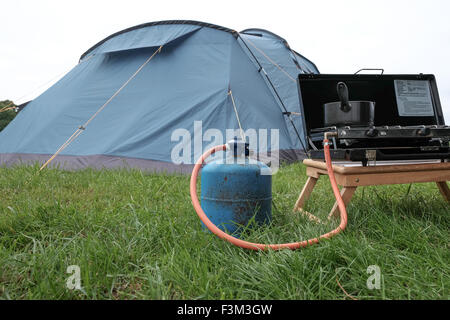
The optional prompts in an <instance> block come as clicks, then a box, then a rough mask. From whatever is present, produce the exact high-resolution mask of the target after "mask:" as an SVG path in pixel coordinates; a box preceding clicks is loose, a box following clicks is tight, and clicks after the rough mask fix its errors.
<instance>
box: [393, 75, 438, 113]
mask: <svg viewBox="0 0 450 320" xmlns="http://www.w3.org/2000/svg"><path fill="white" fill-rule="evenodd" d="M394 86H395V95H396V97H397V106H398V113H399V115H400V116H401V117H424V116H434V110H433V101H432V100H431V91H430V83H429V82H428V81H426V80H394Z"/></svg>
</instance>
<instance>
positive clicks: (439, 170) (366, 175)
mask: <svg viewBox="0 0 450 320" xmlns="http://www.w3.org/2000/svg"><path fill="white" fill-rule="evenodd" d="M303 164H304V165H306V174H307V176H308V180H307V181H306V184H305V186H304V187H303V190H302V192H301V193H300V197H299V198H298V200H297V202H296V203H295V206H294V211H303V206H304V204H305V202H306V200H308V198H309V196H310V195H311V193H312V191H313V189H314V187H315V185H316V182H317V180H318V179H319V178H320V176H321V175H328V173H327V167H326V164H325V162H323V161H318V160H311V159H307V160H304V161H303ZM333 171H334V175H335V177H336V181H337V184H338V185H340V186H341V187H342V189H341V195H342V199H343V200H344V203H345V205H347V204H349V203H350V200H351V199H352V196H353V194H354V193H355V191H356V188H357V187H359V186H376V185H389V184H403V183H418V182H435V183H436V184H437V186H438V188H439V191H440V192H441V194H442V196H443V197H444V199H445V200H447V201H448V202H450V189H449V187H448V185H447V182H446V181H450V163H449V162H442V163H420V164H416V163H415V164H393V165H376V166H368V167H362V166H345V165H339V164H337V165H333ZM338 215H339V209H338V206H337V203H335V204H334V206H333V209H331V212H330V214H329V216H328V217H329V218H330V217H332V216H338Z"/></svg>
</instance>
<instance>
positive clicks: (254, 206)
mask: <svg viewBox="0 0 450 320" xmlns="http://www.w3.org/2000/svg"><path fill="white" fill-rule="evenodd" d="M270 172H271V171H270V168H269V167H268V166H266V165H265V164H264V163H262V162H259V161H256V160H250V159H249V158H248V157H245V156H236V155H235V154H231V152H230V155H229V156H228V157H227V158H226V159H219V160H215V161H212V162H210V163H208V164H207V165H206V166H205V167H204V168H203V169H202V171H201V206H202V208H203V211H204V212H205V214H206V215H207V216H208V218H209V219H210V220H211V222H213V223H214V224H215V225H216V226H217V227H218V228H220V229H221V230H223V231H226V232H228V233H229V234H233V233H235V235H237V236H239V233H240V232H239V230H240V229H241V227H242V226H244V227H245V226H247V225H248V223H249V222H250V221H251V220H252V218H253V217H254V221H255V222H256V223H257V224H259V225H261V224H267V223H269V222H270V220H271V218H272V176H271V174H270ZM236 231H237V232H236Z"/></svg>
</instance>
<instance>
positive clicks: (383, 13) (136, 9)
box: [0, 0, 450, 124]
mask: <svg viewBox="0 0 450 320" xmlns="http://www.w3.org/2000/svg"><path fill="white" fill-rule="evenodd" d="M449 12H450V1H448V0H427V1H423V0H422V1H415V0H390V1H385V0H377V1H374V0H372V1H369V0H356V1H353V0H341V1H331V0H329V1H327V0H314V1H302V0H276V1H273V0H272V1H266V0H258V1H244V0H239V1H235V0H226V1H214V0H209V1H203V0H189V1H170V0H163V1H161V0H160V1H152V0H147V1H140V0H127V1H116V0H109V1H104V0H90V1H85V0H77V1H72V0H64V1H62V0H59V1H54V0H42V1H40V0H34V1H31V0H28V1H25V0H15V1H7V0H2V1H0V13H1V19H0V74H1V77H0V100H5V99H10V100H13V101H14V102H15V103H16V104H20V103H23V102H26V101H28V100H30V99H33V98H35V97H36V96H38V95H39V94H40V93H42V92H43V91H44V90H45V89H47V88H48V87H49V86H51V85H52V84H53V83H54V82H55V81H57V80H58V79H59V78H60V77H61V76H63V75H64V74H65V73H66V72H68V71H69V70H70V69H71V68H72V67H74V66H75V65H76V64H77V63H78V59H79V57H80V55H81V54H82V53H83V52H85V51H86V50H87V49H89V48H90V47H91V46H92V45H94V44H96V43H97V42H98V41H100V40H102V39H103V38H105V37H107V36H109V35H110V34H112V33H114V32H117V31H120V30H122V29H125V28H128V27H131V26H134V25H137V24H141V23H145V22H151V21H158V20H172V19H181V20H198V21H203V22H209V23H213V24H217V25H221V26H224V27H228V28H230V29H234V30H237V31H240V30H243V29H247V28H262V29H267V30H270V31H272V32H274V33H276V34H278V35H280V36H282V37H283V38H285V39H286V40H287V41H288V42H289V44H290V46H291V47H292V48H293V49H294V50H296V51H298V52H299V53H301V54H302V55H304V56H306V57H307V58H309V59H310V60H312V61H313V62H314V63H315V64H316V65H317V67H318V68H319V70H320V72H321V73H354V72H355V71H357V70H359V69H361V68H384V69H385V73H388V74H401V73H408V74H417V73H426V74H434V75H435V76H436V79H437V84H438V88H439V94H440V99H441V104H442V108H443V111H444V116H445V119H446V123H447V124H450V16H449Z"/></svg>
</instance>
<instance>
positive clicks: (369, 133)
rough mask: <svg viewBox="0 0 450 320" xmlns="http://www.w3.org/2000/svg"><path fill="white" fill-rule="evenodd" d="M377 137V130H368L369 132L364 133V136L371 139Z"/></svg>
mask: <svg viewBox="0 0 450 320" xmlns="http://www.w3.org/2000/svg"><path fill="white" fill-rule="evenodd" d="M377 135H378V130H377V129H375V128H370V129H369V130H367V131H366V136H368V137H370V138H373V137H376V136H377Z"/></svg>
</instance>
